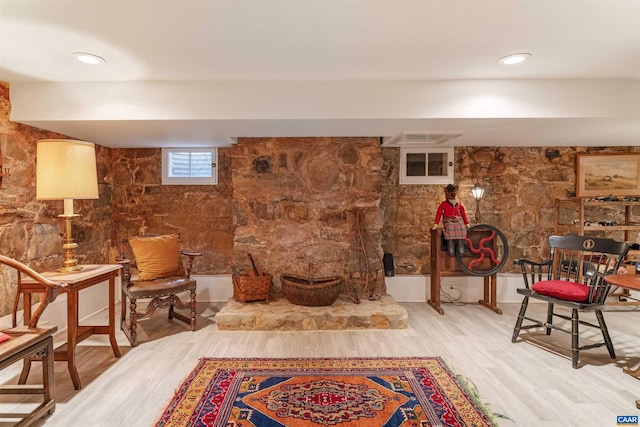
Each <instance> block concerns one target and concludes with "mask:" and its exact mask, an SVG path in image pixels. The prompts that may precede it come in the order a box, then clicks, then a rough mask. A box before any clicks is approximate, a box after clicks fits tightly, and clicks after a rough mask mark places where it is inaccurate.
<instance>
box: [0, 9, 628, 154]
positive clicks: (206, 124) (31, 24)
mask: <svg viewBox="0 0 640 427" xmlns="http://www.w3.org/2000/svg"><path fill="white" fill-rule="evenodd" d="M74 52H90V53H93V54H96V55H99V56H101V57H102V58H104V59H105V60H106V62H105V63H103V64H99V65H94V66H89V65H85V64H81V63H80V62H78V61H77V60H76V59H75V58H74V57H73V56H72V53H74ZM518 52H528V53H530V54H531V55H532V56H531V58H530V59H529V60H528V61H526V62H524V63H522V64H519V65H514V66H505V65H502V64H499V63H498V59H500V58H501V57H503V56H506V55H508V54H512V53H518ZM0 80H3V81H6V82H9V84H10V97H11V102H12V113H11V120H13V121H16V122H20V123H25V124H29V125H32V126H36V127H40V128H43V129H47V130H51V131H55V132H60V133H63V134H66V135H68V136H71V137H75V138H80V139H85V140H89V141H93V142H96V143H99V144H102V145H105V146H110V147H159V146H166V147H169V146H181V145H190V146H202V145H218V146H220V145H228V144H230V143H232V142H233V141H234V140H235V139H236V138H238V137H254V136H257V137H269V136H294V137H304V136H376V137H378V136H380V137H391V136H394V135H397V134H399V133H402V132H417V133H429V134H443V133H444V134H446V133H461V134H462V136H460V137H458V138H455V139H452V140H451V141H449V142H446V143H444V145H476V146H487V145H489V146H510V145H526V146H567V145H568V146H571V145H578V146H586V145H598V146H603V145H640V1H638V0H629V1H626V0H602V1H599V0H582V1H579V0H568V1H561V0H490V1H483V0H469V1H457V0H431V1H429V0H424V1H407V0H390V1H375V0H372V1H365V0H334V1H332V0H291V1H283V0H257V1H252V0H246V1H244V0H229V1H214V0H209V1H197V0H92V1H86V0H85V1H80V0H77V1H67V0H29V1H25V0H0Z"/></svg>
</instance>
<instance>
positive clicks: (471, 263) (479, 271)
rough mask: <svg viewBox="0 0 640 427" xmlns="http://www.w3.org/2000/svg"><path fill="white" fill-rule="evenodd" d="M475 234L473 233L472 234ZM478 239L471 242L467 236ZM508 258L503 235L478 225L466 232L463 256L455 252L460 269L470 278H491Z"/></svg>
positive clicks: (495, 230) (491, 228) (505, 240)
mask: <svg viewBox="0 0 640 427" xmlns="http://www.w3.org/2000/svg"><path fill="white" fill-rule="evenodd" d="M474 231H475V232H477V233H473V232H474ZM471 234H475V235H477V236H478V237H479V239H474V240H477V241H472V239H470V238H469V235H471ZM508 257H509V244H508V243H507V239H506V237H504V234H502V232H501V231H500V230H498V229H497V228H495V227H493V226H491V225H487V224H478V225H474V226H473V227H470V228H469V229H468V230H467V237H465V238H464V254H460V252H458V251H456V259H457V260H458V264H459V265H460V267H461V268H462V269H463V270H464V271H466V272H467V273H469V274H470V275H472V276H491V275H493V274H495V273H497V272H498V271H500V270H501V269H502V267H504V265H505V263H506V262H507V258H508Z"/></svg>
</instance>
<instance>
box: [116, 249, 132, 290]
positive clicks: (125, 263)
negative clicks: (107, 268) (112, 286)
mask: <svg viewBox="0 0 640 427" xmlns="http://www.w3.org/2000/svg"><path fill="white" fill-rule="evenodd" d="M116 262H117V263H118V264H120V265H121V266H122V268H121V269H120V278H121V279H122V286H125V287H127V288H128V287H129V286H131V261H130V260H128V259H127V258H125V257H124V255H118V256H117V257H116Z"/></svg>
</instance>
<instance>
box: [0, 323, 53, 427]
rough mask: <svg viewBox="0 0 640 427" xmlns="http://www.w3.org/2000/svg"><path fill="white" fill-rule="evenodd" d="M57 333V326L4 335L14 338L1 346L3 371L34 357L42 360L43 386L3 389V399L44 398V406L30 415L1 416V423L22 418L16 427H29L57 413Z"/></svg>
mask: <svg viewBox="0 0 640 427" xmlns="http://www.w3.org/2000/svg"><path fill="white" fill-rule="evenodd" d="M57 329H58V328H57V327H56V326H43V327H38V328H26V327H17V328H12V329H6V330H4V331H2V332H4V333H6V334H8V335H9V336H10V337H11V338H10V339H9V340H8V341H5V342H4V343H2V344H0V369H4V368H6V367H7V366H10V365H12V364H14V363H16V362H18V361H20V360H27V359H29V358H31V357H34V358H38V359H42V384H41V385H26V384H18V385H2V386H0V395H20V394H31V395H33V394H41V395H42V403H41V404H40V405H38V406H37V407H36V408H35V409H34V410H33V411H31V412H30V413H28V414H25V413H0V419H3V418H22V420H21V421H20V422H19V423H18V424H16V426H20V427H23V426H30V425H32V424H34V423H35V422H36V421H38V420H39V419H40V418H42V417H44V416H47V415H50V414H52V413H53V412H54V411H55V408H56V403H55V396H54V381H55V380H54V375H53V333H54V332H55V331H56V330H57Z"/></svg>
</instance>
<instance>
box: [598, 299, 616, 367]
mask: <svg viewBox="0 0 640 427" xmlns="http://www.w3.org/2000/svg"><path fill="white" fill-rule="evenodd" d="M596 317H597V318H598V323H599V324H600V330H601V331H602V337H603V338H604V343H605V345H606V346H607V350H609V356H611V358H612V359H615V358H616V352H615V350H614V349H613V342H611V337H610V336H609V330H608V329H607V324H606V323H605V322H604V316H603V315H602V311H601V310H596Z"/></svg>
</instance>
